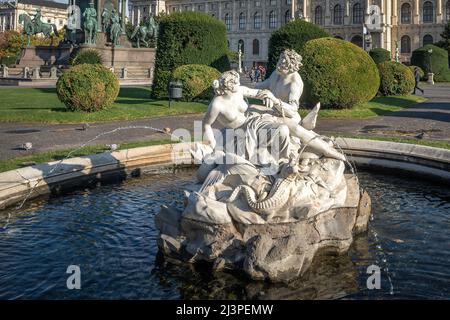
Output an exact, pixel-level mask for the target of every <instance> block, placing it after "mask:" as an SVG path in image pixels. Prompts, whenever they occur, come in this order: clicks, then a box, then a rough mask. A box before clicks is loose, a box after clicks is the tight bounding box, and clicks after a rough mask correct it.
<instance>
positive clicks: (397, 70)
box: [378, 61, 415, 96]
mask: <svg viewBox="0 0 450 320" xmlns="http://www.w3.org/2000/svg"><path fill="white" fill-rule="evenodd" d="M378 70H379V72H380V77H381V84H380V90H379V92H380V94H382V95H384V96H401V95H405V94H409V93H411V91H412V90H413V89H414V83H415V81H414V73H413V72H412V71H411V69H410V68H409V67H407V66H405V65H404V64H401V63H399V62H395V61H386V62H383V63H380V64H379V65H378Z"/></svg>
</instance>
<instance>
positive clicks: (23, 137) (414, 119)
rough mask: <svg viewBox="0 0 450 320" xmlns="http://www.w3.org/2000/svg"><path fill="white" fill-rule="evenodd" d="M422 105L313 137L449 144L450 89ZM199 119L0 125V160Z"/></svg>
mask: <svg viewBox="0 0 450 320" xmlns="http://www.w3.org/2000/svg"><path fill="white" fill-rule="evenodd" d="M424 88H425V97H427V98H428V99H429V100H428V101H427V102H426V103H421V104H416V105H413V106H411V107H410V108H407V109H403V110H401V111H397V112H393V113H390V114H389V115H385V116H380V117H374V118H370V119H364V120H355V119H345V120H339V119H319V121H318V125H317V130H316V131H317V132H319V133H322V134H336V133H342V134H346V135H373V136H390V137H392V136H394V137H403V138H415V137H416V136H418V135H421V136H423V139H436V140H447V141H450V85H444V84H436V85H435V86H424ZM201 119H202V115H200V114H194V115H184V116H176V117H161V118H154V119H147V120H134V121H121V122H112V123H99V124H91V125H90V126H89V128H88V129H87V130H82V125H79V124H78V125H73V124H61V125H49V124H23V123H0V160H4V159H11V158H14V157H17V156H21V155H28V154H31V153H38V152H43V151H49V150H56V149H66V148H73V147H77V146H80V145H82V144H83V143H86V142H87V141H89V140H91V139H93V138H94V137H96V136H97V135H99V134H101V133H104V132H108V131H111V130H114V129H116V128H118V127H127V126H152V127H155V128H160V129H163V128H166V127H169V128H171V129H172V130H173V129H176V128H186V129H188V130H189V131H191V132H192V131H193V128H194V120H201ZM168 138H170V137H169V136H168V135H165V134H162V133H157V132H153V131H151V130H146V129H129V130H123V131H117V132H115V133H112V134H108V135H103V136H101V137H99V138H98V139H97V140H95V141H94V142H93V143H92V144H111V143H119V144H120V143H124V142H127V141H145V140H150V139H154V140H160V139H168ZM25 142H31V143H32V144H33V148H32V150H29V151H25V150H22V149H21V148H20V146H21V145H22V144H23V143H25Z"/></svg>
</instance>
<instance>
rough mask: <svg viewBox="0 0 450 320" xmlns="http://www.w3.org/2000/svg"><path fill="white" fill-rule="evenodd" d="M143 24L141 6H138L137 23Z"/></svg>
mask: <svg viewBox="0 0 450 320" xmlns="http://www.w3.org/2000/svg"><path fill="white" fill-rule="evenodd" d="M140 23H141V6H137V21H136V25H139V24H140Z"/></svg>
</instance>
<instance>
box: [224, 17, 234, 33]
mask: <svg viewBox="0 0 450 320" xmlns="http://www.w3.org/2000/svg"><path fill="white" fill-rule="evenodd" d="M231 24H232V18H231V15H230V14H229V13H227V14H226V15H225V25H226V27H227V30H228V31H230V30H231Z"/></svg>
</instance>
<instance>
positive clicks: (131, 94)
mask: <svg viewBox="0 0 450 320" xmlns="http://www.w3.org/2000/svg"><path fill="white" fill-rule="evenodd" d="M150 93H151V92H150V88H144V87H121V88H120V91H119V98H131V99H141V100H151V97H150Z"/></svg>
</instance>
